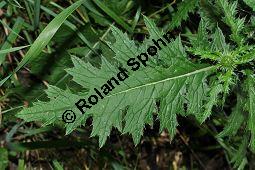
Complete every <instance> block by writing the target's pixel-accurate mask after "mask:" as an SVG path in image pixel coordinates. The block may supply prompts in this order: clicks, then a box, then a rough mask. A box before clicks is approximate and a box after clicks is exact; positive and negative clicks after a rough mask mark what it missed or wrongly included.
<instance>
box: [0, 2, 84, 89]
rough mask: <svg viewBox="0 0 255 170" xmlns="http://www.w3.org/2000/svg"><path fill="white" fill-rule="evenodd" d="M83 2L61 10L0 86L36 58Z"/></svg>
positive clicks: (0, 82)
mask: <svg viewBox="0 0 255 170" xmlns="http://www.w3.org/2000/svg"><path fill="white" fill-rule="evenodd" d="M83 2H84V0H79V1H77V2H76V3H74V4H72V5H71V6H70V7H68V8H66V9H65V10H63V11H62V12H61V13H60V14H59V15H57V16H56V17H55V18H54V19H53V20H52V21H51V22H50V23H49V24H48V25H47V26H46V27H45V29H44V30H43V31H42V33H41V34H40V35H39V36H38V38H37V39H36V40H35V42H34V43H33V44H32V46H31V48H30V49H29V50H28V52H27V53H26V55H25V56H24V58H23V60H22V61H21V62H20V63H19V64H18V67H16V69H15V70H14V72H13V73H11V74H10V75H9V76H7V77H6V78H4V79H3V80H1V81H0V86H2V85H3V84H4V83H5V82H6V80H8V79H9V78H10V77H11V76H12V75H13V74H14V73H16V72H17V71H19V70H20V69H21V68H22V67H23V66H25V65H26V64H28V63H29V62H30V61H31V60H33V59H34V58H36V57H38V55H39V54H40V53H41V51H42V50H43V49H44V48H45V47H46V45H47V44H48V43H49V42H50V40H51V39H52V37H53V36H54V35H55V33H56V32H57V31H58V29H59V28H60V26H61V25H62V24H63V23H64V22H65V20H66V19H67V17H68V16H69V15H71V13H72V12H73V11H75V10H76V9H77V8H78V7H79V6H80V5H82V3H83Z"/></svg>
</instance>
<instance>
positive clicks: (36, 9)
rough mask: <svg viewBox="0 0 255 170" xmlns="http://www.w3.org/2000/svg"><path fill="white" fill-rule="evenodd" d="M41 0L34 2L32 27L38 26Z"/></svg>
mask: <svg viewBox="0 0 255 170" xmlns="http://www.w3.org/2000/svg"><path fill="white" fill-rule="evenodd" d="M40 6H41V0H36V1H35V4H34V29H36V28H38V26H39V21H40Z"/></svg>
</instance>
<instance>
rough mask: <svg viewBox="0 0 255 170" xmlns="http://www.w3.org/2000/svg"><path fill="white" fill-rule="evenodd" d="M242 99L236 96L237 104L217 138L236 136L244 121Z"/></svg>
mask: <svg viewBox="0 0 255 170" xmlns="http://www.w3.org/2000/svg"><path fill="white" fill-rule="evenodd" d="M243 100H244V99H243V98H242V97H241V96H240V95H238V96H237V104H236V106H235V107H234V108H233V109H232V113H231V115H230V116H229V117H228V123H227V125H226V126H225V127H224V130H223V131H222V132H220V133H219V134H218V135H217V136H218V137H220V138H221V137H224V136H234V135H236V133H237V131H238V129H239V128H240V126H241V125H242V123H243V121H244V115H243V105H244V103H243Z"/></svg>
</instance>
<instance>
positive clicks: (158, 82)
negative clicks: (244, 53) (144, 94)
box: [105, 66, 216, 98]
mask: <svg viewBox="0 0 255 170" xmlns="http://www.w3.org/2000/svg"><path fill="white" fill-rule="evenodd" d="M214 68H216V66H209V67H205V68H202V69H199V70H195V71H192V72H189V73H185V74H182V75H178V76H174V77H169V78H166V79H163V80H160V81H155V82H151V83H148V84H143V85H139V86H136V87H132V88H130V89H126V90H124V91H120V92H117V93H114V94H111V95H108V96H106V97H105V98H109V97H113V96H116V95H119V94H122V93H127V92H129V91H132V90H136V89H139V88H143V87H146V86H153V85H156V84H160V83H163V82H166V81H170V80H175V79H179V78H183V77H189V76H191V75H194V74H198V73H201V72H205V71H209V70H212V69H214Z"/></svg>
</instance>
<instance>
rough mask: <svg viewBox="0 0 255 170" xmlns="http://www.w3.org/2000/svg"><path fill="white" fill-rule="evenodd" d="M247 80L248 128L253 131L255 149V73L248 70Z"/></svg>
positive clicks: (252, 139) (251, 145) (252, 145)
mask: <svg viewBox="0 0 255 170" xmlns="http://www.w3.org/2000/svg"><path fill="white" fill-rule="evenodd" d="M247 76H248V77H247V80H246V86H247V87H246V88H247V89H246V90H247V93H248V99H247V110H248V111H249V118H248V123H247V128H248V130H249V131H250V133H251V140H250V147H251V149H252V150H253V151H255V124H254V122H255V102H254V101H255V75H254V74H252V73H251V72H248V74H247Z"/></svg>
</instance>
